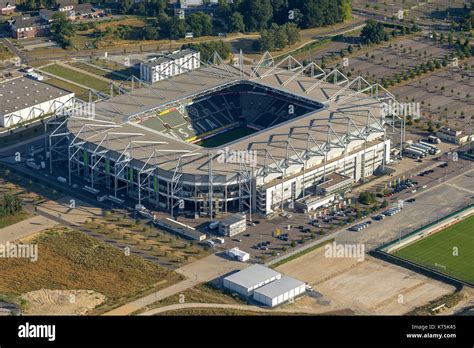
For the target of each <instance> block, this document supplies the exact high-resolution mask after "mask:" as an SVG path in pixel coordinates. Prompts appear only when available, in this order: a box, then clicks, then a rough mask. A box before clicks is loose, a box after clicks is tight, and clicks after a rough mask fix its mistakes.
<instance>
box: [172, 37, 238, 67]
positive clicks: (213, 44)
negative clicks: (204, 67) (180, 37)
mask: <svg viewBox="0 0 474 348" xmlns="http://www.w3.org/2000/svg"><path fill="white" fill-rule="evenodd" d="M181 48H182V49H185V48H191V49H193V50H195V51H199V52H200V53H201V60H202V61H204V62H207V61H208V60H209V58H211V57H212V56H213V55H214V52H217V53H218V54H219V56H220V57H221V58H222V59H224V60H226V59H228V58H229V57H230V54H231V45H230V43H228V42H224V41H221V40H219V41H210V42H203V43H200V44H194V43H190V44H186V45H183V46H182V47H181Z"/></svg>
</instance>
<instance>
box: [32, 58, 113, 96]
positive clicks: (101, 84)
mask: <svg viewBox="0 0 474 348" xmlns="http://www.w3.org/2000/svg"><path fill="white" fill-rule="evenodd" d="M41 70H43V71H45V72H48V73H50V74H53V75H55V76H59V77H62V78H63V79H66V80H69V81H72V82H75V83H78V84H80V85H83V86H86V87H89V88H92V89H95V90H97V91H105V92H108V90H109V84H108V83H107V82H106V81H103V80H99V79H97V78H94V77H93V76H90V75H86V74H82V73H80V72H79V71H76V70H72V69H69V68H65V67H63V66H61V65H58V64H53V65H49V66H47V67H44V68H41Z"/></svg>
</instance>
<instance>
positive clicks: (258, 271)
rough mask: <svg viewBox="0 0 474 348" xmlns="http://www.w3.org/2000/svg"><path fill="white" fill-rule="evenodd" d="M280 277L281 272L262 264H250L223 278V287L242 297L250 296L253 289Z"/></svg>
mask: <svg viewBox="0 0 474 348" xmlns="http://www.w3.org/2000/svg"><path fill="white" fill-rule="evenodd" d="M280 278H281V274H280V273H278V272H277V271H274V270H273V269H271V268H268V267H265V266H262V265H252V266H250V267H248V268H245V269H243V270H242V271H239V272H237V273H234V274H232V275H230V276H228V277H226V278H224V287H225V288H226V289H228V290H231V291H234V292H236V293H238V294H240V295H242V296H244V297H250V296H251V295H252V293H253V292H254V290H255V289H257V288H259V287H261V286H264V285H265V284H268V283H270V282H273V281H275V280H277V279H280Z"/></svg>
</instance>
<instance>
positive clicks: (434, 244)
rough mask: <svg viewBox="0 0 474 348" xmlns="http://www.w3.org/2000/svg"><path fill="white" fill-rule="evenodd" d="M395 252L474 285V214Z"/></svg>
mask: <svg viewBox="0 0 474 348" xmlns="http://www.w3.org/2000/svg"><path fill="white" fill-rule="evenodd" d="M393 255H395V256H397V257H400V258H402V259H405V260H407V261H410V262H413V263H415V264H418V265H420V266H424V267H426V268H429V269H432V270H435V271H437V272H439V273H442V274H445V275H447V276H450V277H453V278H456V279H459V280H462V281H464V282H466V283H469V284H473V285H474V216H473V215H471V216H470V217H468V218H466V219H464V220H462V221H460V222H458V223H456V224H454V225H452V226H449V227H447V228H445V229H443V230H441V231H439V232H437V233H435V234H433V235H431V236H428V237H426V238H424V239H421V240H420V241H418V242H416V243H413V244H410V245H408V246H406V247H404V248H402V249H400V250H398V251H396V252H394V253H393Z"/></svg>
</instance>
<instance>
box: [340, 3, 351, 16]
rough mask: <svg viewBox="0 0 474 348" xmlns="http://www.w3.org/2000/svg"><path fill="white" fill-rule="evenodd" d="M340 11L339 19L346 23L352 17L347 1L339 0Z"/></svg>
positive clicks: (349, 4)
mask: <svg viewBox="0 0 474 348" xmlns="http://www.w3.org/2000/svg"><path fill="white" fill-rule="evenodd" d="M339 8H340V9H341V19H342V20H343V21H347V20H349V19H351V17H352V9H351V3H350V1H349V0H341V4H340V5H339Z"/></svg>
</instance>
